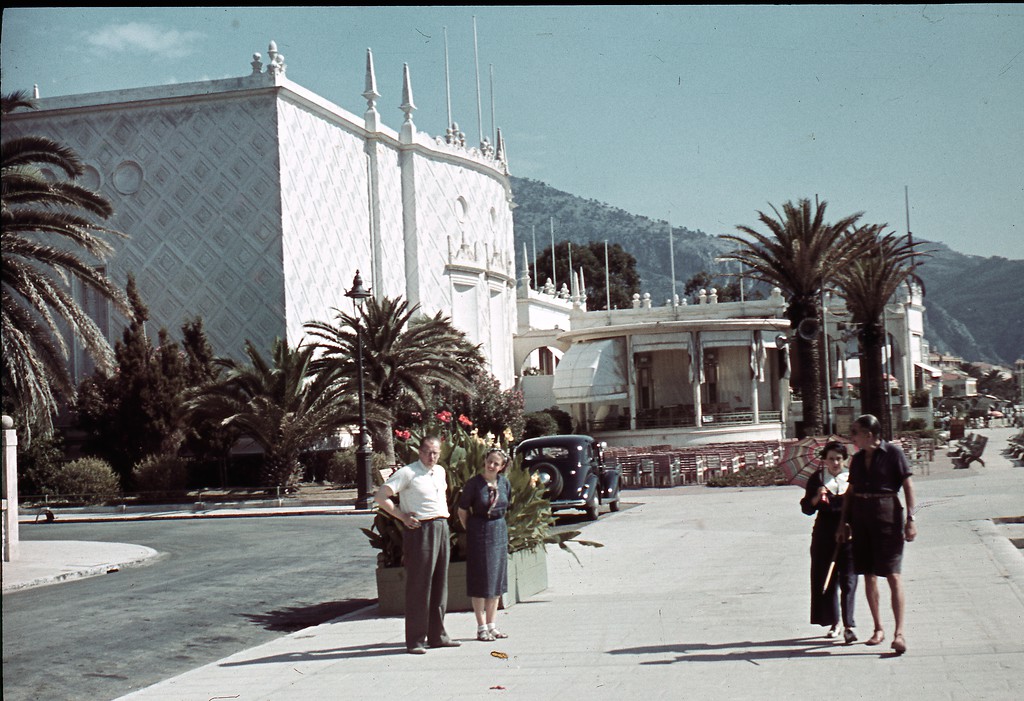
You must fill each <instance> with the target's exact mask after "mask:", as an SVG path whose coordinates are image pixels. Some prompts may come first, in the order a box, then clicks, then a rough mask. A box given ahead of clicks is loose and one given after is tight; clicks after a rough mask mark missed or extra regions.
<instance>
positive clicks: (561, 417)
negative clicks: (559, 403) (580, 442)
mask: <svg viewBox="0 0 1024 701" xmlns="http://www.w3.org/2000/svg"><path fill="white" fill-rule="evenodd" d="M543 412H544V413H545V414H547V415H548V416H550V417H551V418H553V419H554V420H555V424H556V425H557V426H558V433H559V434H560V435H563V436H564V435H569V434H571V433H573V432H574V431H573V426H572V416H570V415H569V412H567V411H563V410H562V409H559V408H558V407H556V406H553V407H550V408H548V409H544V410H543Z"/></svg>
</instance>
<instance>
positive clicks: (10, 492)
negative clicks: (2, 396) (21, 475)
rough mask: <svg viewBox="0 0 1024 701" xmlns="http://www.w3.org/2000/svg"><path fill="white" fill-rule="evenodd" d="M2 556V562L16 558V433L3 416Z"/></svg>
mask: <svg viewBox="0 0 1024 701" xmlns="http://www.w3.org/2000/svg"><path fill="white" fill-rule="evenodd" d="M3 451H4V458H3V460H4V471H3V529H4V533H3V540H4V545H3V550H4V552H3V556H4V562H12V561H13V560H17V559H18V555H19V551H20V547H19V538H18V434H17V432H16V431H15V430H14V420H13V419H11V417H10V416H4V417H3Z"/></svg>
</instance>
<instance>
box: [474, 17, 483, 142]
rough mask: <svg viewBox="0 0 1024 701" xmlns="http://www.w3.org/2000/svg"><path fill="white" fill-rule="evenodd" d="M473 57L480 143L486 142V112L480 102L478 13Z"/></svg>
mask: <svg viewBox="0 0 1024 701" xmlns="http://www.w3.org/2000/svg"><path fill="white" fill-rule="evenodd" d="M473 59H474V61H475V62H476V123H477V127H478V129H479V131H480V143H483V142H484V114H483V107H482V106H481V104H480V54H479V51H478V49H477V41H476V15H473Z"/></svg>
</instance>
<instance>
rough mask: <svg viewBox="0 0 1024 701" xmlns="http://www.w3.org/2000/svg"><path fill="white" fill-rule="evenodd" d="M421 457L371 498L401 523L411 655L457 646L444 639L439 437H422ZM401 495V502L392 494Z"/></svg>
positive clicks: (444, 529)
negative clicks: (435, 648)
mask: <svg viewBox="0 0 1024 701" xmlns="http://www.w3.org/2000/svg"><path fill="white" fill-rule="evenodd" d="M419 453H420V459H419V460H417V461H416V462H413V463H410V464H408V465H406V466H405V467H402V468H400V469H398V470H396V471H395V473H394V474H392V475H391V476H390V477H389V478H388V479H387V481H386V482H385V483H384V484H382V485H381V487H380V489H378V490H377V494H376V495H375V496H374V501H376V503H377V506H379V507H380V509H381V511H383V512H384V513H386V514H390V515H391V516H393V517H394V518H396V519H398V520H399V521H401V522H402V525H403V526H404V527H405V529H406V531H405V533H404V537H403V539H402V564H403V565H404V566H405V580H406V581H405V647H406V649H407V650H408V651H409V653H410V654H413V655H422V654H424V653H426V651H427V650H426V647H425V646H426V645H429V646H430V647H459V645H460V644H461V643H459V642H458V641H456V640H452V639H451V638H450V637H448V633H447V632H446V631H445V629H444V614H445V609H446V608H447V602H448V559H449V532H448V517H449V515H450V514H449V513H448V496H447V491H448V480H447V477H446V476H445V470H444V468H443V467H441V466H440V465H438V464H437V461H438V459H439V458H440V457H441V440H440V439H439V438H437V437H436V436H427V437H426V438H424V439H423V441H422V442H421V443H420V449H419ZM398 494H400V500H401V506H399V505H398V504H395V502H394V501H393V500H392V498H391V497H393V496H395V495H398Z"/></svg>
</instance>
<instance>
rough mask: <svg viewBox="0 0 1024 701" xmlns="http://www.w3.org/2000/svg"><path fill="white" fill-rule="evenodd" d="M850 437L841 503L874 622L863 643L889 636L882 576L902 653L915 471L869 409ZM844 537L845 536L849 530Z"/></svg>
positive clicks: (896, 643) (895, 647) (895, 640)
mask: <svg viewBox="0 0 1024 701" xmlns="http://www.w3.org/2000/svg"><path fill="white" fill-rule="evenodd" d="M850 436H851V438H852V439H853V442H854V445H856V446H857V449H858V452H857V453H856V454H854V456H853V459H852V460H851V462H850V483H849V484H850V486H849V489H848V490H847V495H846V497H847V498H846V499H845V500H844V503H843V514H844V521H846V517H847V514H850V520H849V523H850V525H851V527H852V532H853V564H854V568H855V570H856V571H857V574H863V575H864V591H865V594H866V596H867V599H868V608H869V609H871V617H872V618H873V619H874V622H875V630H874V633H873V634H872V636H871V638H870V639H868V640H867V641H866V642H865V644H866V645H878V644H879V643H881V642H882V641H883V640H885V632H884V630H883V628H882V618H881V612H880V607H879V592H878V577H885V578H886V580H888V582H889V591H890V593H891V598H892V612H893V616H894V617H895V619H896V629H895V631H894V635H893V640H892V649H893V650H895V651H896V652H897V653H898V654H903V653H904V652H906V650H907V643H906V640H905V639H904V637H903V614H904V609H905V604H904V594H903V580H902V579H901V578H900V570H901V566H902V563H903V543H904V540H905V541H906V542H908V543H909V542H911V541H913V540H914V538H916V537H917V526H916V524H915V523H914V511H915V510H916V509H915V499H914V483H913V480H912V479H911V475H912V473H911V471H910V465H909V464H908V463H907V456H906V455H904V454H903V450H902V449H901V448H900V447H899V446H898V445H896V444H894V443H890V442H889V441H885V440H882V426H881V424H880V423H879V421H878V419H877V418H875V417H874V416H872V415H871V414H865V415H863V416H861V417H859V418H858V419H857V420H856V421H854V422H853V426H852V427H851V429H850ZM901 488H902V489H903V498H904V499H905V500H906V502H907V517H906V522H905V523H904V518H903V506H902V505H901V504H900V500H899V491H900V489H901ZM851 495H852V497H853V498H850V496H851ZM840 537H845V534H841V535H840Z"/></svg>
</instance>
